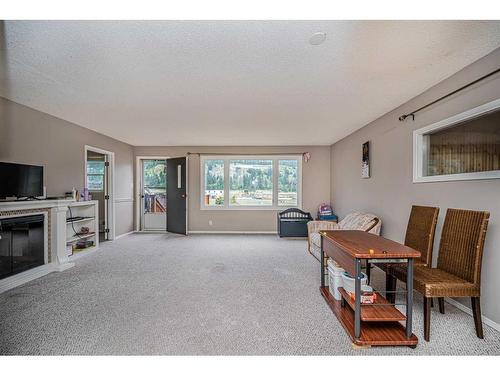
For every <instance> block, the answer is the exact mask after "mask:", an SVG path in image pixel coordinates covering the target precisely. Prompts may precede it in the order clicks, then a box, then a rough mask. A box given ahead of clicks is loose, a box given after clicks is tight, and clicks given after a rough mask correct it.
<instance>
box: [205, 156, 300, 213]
mask: <svg viewBox="0 0 500 375" xmlns="http://www.w3.org/2000/svg"><path fill="white" fill-rule="evenodd" d="M301 167H302V158H301V157H300V156H286V155H283V156H269V157H265V156H255V157H252V156H213V157H212V156H210V157H209V156H202V157H201V173H202V176H201V182H202V186H201V191H202V197H201V207H202V209H210V208H214V209H282V208H283V207H285V208H286V207H300V205H301V196H300V193H301V192H300V186H301Z"/></svg>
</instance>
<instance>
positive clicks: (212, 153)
mask: <svg viewBox="0 0 500 375" xmlns="http://www.w3.org/2000/svg"><path fill="white" fill-rule="evenodd" d="M187 154H188V155H220V156H226V155H241V156H254V155H255V156H267V155H302V156H304V155H305V154H307V152H260V153H259V152H252V153H244V152H243V153H242V152H188V153H187Z"/></svg>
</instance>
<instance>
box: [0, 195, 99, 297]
mask: <svg viewBox="0 0 500 375" xmlns="http://www.w3.org/2000/svg"><path fill="white" fill-rule="evenodd" d="M73 203H75V201H74V200H73V199H61V200H29V201H1V202H0V219H2V218H5V217H19V216H29V215H34V214H36V213H37V212H35V211H34V210H38V211H39V212H40V213H42V214H43V215H44V216H45V220H44V230H45V243H44V253H45V264H44V265H42V266H39V267H35V268H32V269H30V270H27V271H25V272H21V273H19V274H16V275H12V276H9V277H6V278H4V279H1V280H0V293H2V292H4V291H6V290H9V289H12V288H15V287H16V286H19V285H22V284H24V283H27V282H28V281H31V280H34V279H36V278H38V277H41V276H44V275H47V274H48V273H51V272H60V271H64V270H66V269H68V268H71V267H73V266H74V263H72V262H70V261H69V258H68V255H67V253H66V227H67V225H66V212H67V210H68V205H71V204H73ZM96 205H97V202H96ZM49 215H50V228H49ZM49 238H50V241H49ZM49 243H50V254H51V256H50V258H49V257H48V254H49Z"/></svg>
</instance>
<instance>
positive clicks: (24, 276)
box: [0, 263, 56, 293]
mask: <svg viewBox="0 0 500 375" xmlns="http://www.w3.org/2000/svg"><path fill="white" fill-rule="evenodd" d="M54 271H56V268H55V267H54V264H52V263H48V264H44V265H43V266H39V267H36V268H32V269H30V270H27V271H24V272H21V273H18V274H17V275H13V276H9V277H7V278H5V279H2V280H0V293H3V292H6V291H8V290H10V289H13V288H15V287H17V286H20V285H23V284H26V283H27V282H30V281H32V280H35V279H38V278H39V277H42V276H45V275H48V274H49V273H51V272H54Z"/></svg>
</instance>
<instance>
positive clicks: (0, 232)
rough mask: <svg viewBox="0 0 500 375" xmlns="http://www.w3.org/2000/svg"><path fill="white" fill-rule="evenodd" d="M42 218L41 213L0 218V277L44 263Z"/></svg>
mask: <svg viewBox="0 0 500 375" xmlns="http://www.w3.org/2000/svg"><path fill="white" fill-rule="evenodd" d="M43 220H44V216H43V215H31V216H21V217H12V218H4V219H0V279H2V278H5V277H8V276H11V275H14V274H16V273H20V272H23V271H26V270H28V269H30V268H33V267H37V266H41V265H43V264H44V263H45V257H44V230H43Z"/></svg>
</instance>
